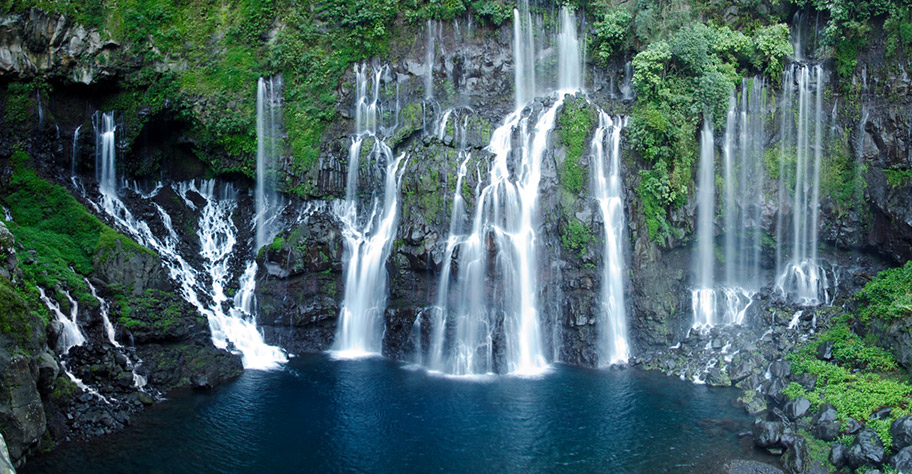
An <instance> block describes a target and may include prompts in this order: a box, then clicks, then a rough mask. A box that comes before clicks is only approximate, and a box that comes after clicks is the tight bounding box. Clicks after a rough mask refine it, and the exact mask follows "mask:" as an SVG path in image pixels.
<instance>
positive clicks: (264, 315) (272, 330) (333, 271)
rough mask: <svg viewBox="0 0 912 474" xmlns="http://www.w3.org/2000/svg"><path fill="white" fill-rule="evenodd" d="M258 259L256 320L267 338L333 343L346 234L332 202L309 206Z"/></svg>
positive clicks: (318, 346) (292, 343) (306, 346)
mask: <svg viewBox="0 0 912 474" xmlns="http://www.w3.org/2000/svg"><path fill="white" fill-rule="evenodd" d="M276 242H279V240H277V241H276ZM257 261H258V263H259V268H260V272H259V274H258V275H257V325H258V326H259V327H260V328H261V330H262V331H263V334H264V336H265V339H266V342H268V343H270V344H277V345H279V346H281V347H284V348H286V349H287V350H289V351H291V352H307V351H322V350H325V349H328V348H329V346H330V345H331V344H332V341H333V337H334V333H335V321H336V318H337V317H338V315H339V300H340V298H341V294H342V293H341V291H342V290H343V283H342V263H341V262H342V235H341V233H340V232H339V229H338V224H337V222H336V220H335V218H334V217H333V215H332V214H331V211H330V210H329V209H327V206H325V205H321V206H319V207H317V208H316V209H314V210H312V211H310V212H308V213H307V214H306V215H305V216H304V217H303V220H302V221H301V222H300V223H298V224H296V225H295V227H294V230H293V231H292V232H291V233H290V234H288V236H287V237H285V238H283V239H282V240H281V245H276V244H272V245H268V246H266V247H264V248H263V250H262V251H261V254H260V256H259V258H258V259H257Z"/></svg>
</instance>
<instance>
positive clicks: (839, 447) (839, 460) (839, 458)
mask: <svg viewBox="0 0 912 474" xmlns="http://www.w3.org/2000/svg"><path fill="white" fill-rule="evenodd" d="M848 455H849V448H848V447H847V446H846V445H844V444H842V443H833V444H832V445H831V446H830V463H831V464H832V465H833V467H835V468H836V469H839V468H841V467H842V466H845V464H846V458H847V457H848Z"/></svg>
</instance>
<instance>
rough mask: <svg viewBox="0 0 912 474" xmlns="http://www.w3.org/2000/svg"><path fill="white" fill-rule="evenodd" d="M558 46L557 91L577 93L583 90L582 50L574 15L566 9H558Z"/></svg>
mask: <svg viewBox="0 0 912 474" xmlns="http://www.w3.org/2000/svg"><path fill="white" fill-rule="evenodd" d="M560 20H561V23H560V33H559V34H558V36H557V44H558V61H559V62H560V64H558V69H557V70H558V81H557V88H558V90H566V91H574V92H575V91H578V90H580V89H582V88H583V79H582V77H583V74H582V71H583V60H582V48H581V47H580V41H579V38H578V37H577V34H576V15H575V14H574V13H573V12H572V11H570V9H569V8H567V7H561V9H560Z"/></svg>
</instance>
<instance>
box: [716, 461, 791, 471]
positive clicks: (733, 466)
mask: <svg viewBox="0 0 912 474" xmlns="http://www.w3.org/2000/svg"><path fill="white" fill-rule="evenodd" d="M722 472H723V473H724V474H785V473H784V472H782V469H779V468H778V467H776V466H773V465H771V464H766V463H763V462H760V461H748V460H745V459H736V460H734V461H731V462H729V463H728V464H727V465H726V466H725V467H724V468H723V469H722Z"/></svg>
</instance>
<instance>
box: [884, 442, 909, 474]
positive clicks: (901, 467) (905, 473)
mask: <svg viewBox="0 0 912 474" xmlns="http://www.w3.org/2000/svg"><path fill="white" fill-rule="evenodd" d="M889 464H890V467H892V468H893V469H896V471H897V472H900V473H902V474H910V473H912V446H906V447H905V448H902V449H900V450H899V452H897V453H896V454H894V455H893V456H891V457H890V462H889Z"/></svg>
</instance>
